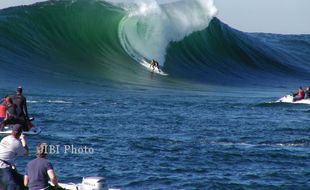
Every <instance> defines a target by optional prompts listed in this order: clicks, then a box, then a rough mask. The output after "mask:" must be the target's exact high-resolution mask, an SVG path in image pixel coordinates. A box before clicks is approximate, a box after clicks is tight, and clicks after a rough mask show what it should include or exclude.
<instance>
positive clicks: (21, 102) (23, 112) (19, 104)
mask: <svg viewBox="0 0 310 190" xmlns="http://www.w3.org/2000/svg"><path fill="white" fill-rule="evenodd" d="M12 99H13V103H14V104H15V105H16V111H17V119H18V121H19V122H20V123H21V124H23V125H25V126H26V125H27V122H28V120H29V117H28V110H27V101H26V98H25V96H23V88H22V87H21V86H19V87H17V89H16V95H14V96H13V97H12Z"/></svg>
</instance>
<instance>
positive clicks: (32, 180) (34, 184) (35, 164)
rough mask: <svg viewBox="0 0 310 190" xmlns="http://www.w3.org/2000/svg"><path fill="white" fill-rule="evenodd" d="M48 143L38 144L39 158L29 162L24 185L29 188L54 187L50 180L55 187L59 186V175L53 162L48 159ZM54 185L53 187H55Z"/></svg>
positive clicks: (30, 189) (31, 189)
mask: <svg viewBox="0 0 310 190" xmlns="http://www.w3.org/2000/svg"><path fill="white" fill-rule="evenodd" d="M47 148H48V146H47V144H46V143H40V144H38V145H37V151H36V152H37V158H36V159H34V160H32V161H30V162H29V163H28V164H27V168H26V170H25V176H24V185H25V186H26V187H28V188H29V190H37V189H52V188H51V187H49V184H48V180H50V181H51V182H52V183H53V185H54V187H57V186H58V182H57V177H56V174H55V172H54V169H53V166H52V164H51V163H50V162H49V161H48V160H47V159H46V156H47V153H48V149H47ZM54 187H53V188H54Z"/></svg>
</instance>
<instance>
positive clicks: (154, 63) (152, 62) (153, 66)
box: [150, 59, 160, 71]
mask: <svg viewBox="0 0 310 190" xmlns="http://www.w3.org/2000/svg"><path fill="white" fill-rule="evenodd" d="M150 67H151V68H152V69H153V71H154V70H155V68H157V69H158V71H160V68H159V63H158V62H157V61H156V60H155V59H152V61H151V63H150Z"/></svg>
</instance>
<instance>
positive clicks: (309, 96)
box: [305, 86, 310, 99]
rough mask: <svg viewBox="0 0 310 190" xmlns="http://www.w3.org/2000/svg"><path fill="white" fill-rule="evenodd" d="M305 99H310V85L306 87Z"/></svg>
mask: <svg viewBox="0 0 310 190" xmlns="http://www.w3.org/2000/svg"><path fill="white" fill-rule="evenodd" d="M305 99H310V86H308V87H307V89H306V93H305Z"/></svg>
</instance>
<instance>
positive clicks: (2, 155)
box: [0, 124, 29, 190]
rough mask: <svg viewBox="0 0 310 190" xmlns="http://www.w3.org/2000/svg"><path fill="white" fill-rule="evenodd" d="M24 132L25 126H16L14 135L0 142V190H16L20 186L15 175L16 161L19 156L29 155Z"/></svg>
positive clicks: (13, 130)
mask: <svg viewBox="0 0 310 190" xmlns="http://www.w3.org/2000/svg"><path fill="white" fill-rule="evenodd" d="M22 131H23V126H22V125H20V124H16V125H14V126H13V128H12V134H11V135H9V136H7V137H4V138H3V139H2V140H1V142H0V189H7V190H14V189H16V188H17V186H18V182H17V179H15V178H16V176H15V175H14V172H15V171H14V169H15V165H14V161H15V159H16V158H17V157H18V156H27V155H28V153H29V150H28V146H27V141H26V138H25V136H24V135H23V134H22Z"/></svg>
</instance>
